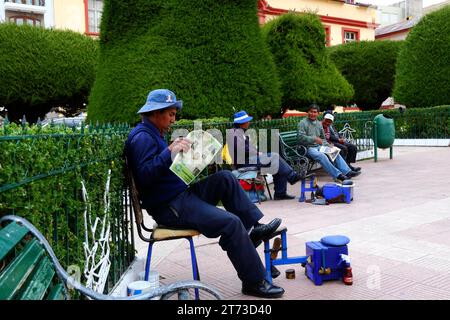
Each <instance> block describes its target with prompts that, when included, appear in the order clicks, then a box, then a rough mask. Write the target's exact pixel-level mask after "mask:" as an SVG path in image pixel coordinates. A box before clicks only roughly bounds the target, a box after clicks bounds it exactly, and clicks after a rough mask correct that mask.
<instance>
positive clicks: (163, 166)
mask: <svg viewBox="0 0 450 320" xmlns="http://www.w3.org/2000/svg"><path fill="white" fill-rule="evenodd" d="M181 107H182V101H181V100H177V99H176V97H175V94H174V93H173V92H172V91H169V90H166V89H158V90H154V91H151V92H150V93H149V95H148V98H147V102H146V104H145V105H144V106H143V107H142V108H141V109H140V110H139V111H138V113H139V114H140V115H141V118H142V122H141V123H139V124H138V125H137V126H136V127H135V128H134V129H133V130H132V131H131V132H130V134H129V136H128V139H127V141H126V144H125V154H126V156H127V159H128V161H129V165H130V168H131V171H132V173H133V175H134V177H135V180H136V186H137V189H138V191H139V195H140V198H141V199H140V200H141V201H142V206H143V208H145V209H147V210H148V212H149V213H151V215H152V217H153V219H154V220H155V221H156V222H157V223H158V224H162V225H166V226H171V227H179V228H192V229H196V230H198V231H200V232H201V233H202V234H204V235H205V236H206V237H209V238H216V237H220V240H219V244H220V246H221V247H222V249H223V250H224V251H226V252H227V254H228V257H229V258H230V260H231V263H232V264H233V266H234V268H235V269H236V271H237V274H238V277H239V278H240V279H241V280H242V293H244V294H246V295H253V296H258V297H263V298H278V297H281V296H282V295H283V293H284V289H283V288H280V287H277V286H274V285H272V284H270V283H269V282H268V281H267V280H265V269H264V266H263V264H262V262H261V259H260V257H259V255H258V253H257V251H256V246H258V245H259V244H260V243H261V241H262V240H264V239H265V238H267V237H268V236H269V235H271V234H272V233H273V232H274V231H275V230H276V229H277V228H278V227H279V225H280V223H281V220H280V219H274V220H272V221H271V222H270V223H268V224H260V223H258V221H259V220H260V219H261V218H262V217H263V214H262V213H261V211H260V210H259V209H258V208H257V207H256V206H255V205H254V204H253V203H252V202H251V201H250V200H249V198H248V197H247V195H246V194H245V193H244V191H243V190H242V188H241V186H240V184H239V183H238V181H237V180H236V178H235V177H234V176H233V174H232V173H231V172H230V171H221V172H219V173H216V174H213V175H210V176H209V177H207V178H206V179H203V180H201V181H199V182H197V183H193V184H191V185H190V186H189V188H188V186H187V185H186V184H185V183H184V182H183V181H182V180H181V179H180V178H178V176H177V175H175V174H174V173H173V172H172V171H171V170H170V169H169V167H170V165H171V164H172V159H173V158H174V157H175V155H176V154H177V153H179V152H185V151H187V150H189V148H190V145H191V142H190V141H188V140H187V139H185V138H178V139H176V140H175V141H174V142H173V143H172V144H170V145H167V143H166V141H165V140H164V134H165V133H166V132H167V130H168V129H169V127H170V125H172V124H173V123H174V122H175V115H176V113H177V110H179V109H181ZM219 201H221V202H222V205H223V206H224V208H225V210H222V209H219V208H218V207H216V205H217V204H218V203H219Z"/></svg>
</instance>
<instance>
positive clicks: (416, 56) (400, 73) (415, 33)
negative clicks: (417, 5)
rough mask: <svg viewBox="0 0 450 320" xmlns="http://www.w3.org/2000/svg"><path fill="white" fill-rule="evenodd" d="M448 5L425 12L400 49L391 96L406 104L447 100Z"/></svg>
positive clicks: (449, 99) (449, 70)
mask: <svg viewBox="0 0 450 320" xmlns="http://www.w3.org/2000/svg"><path fill="white" fill-rule="evenodd" d="M449 21H450V6H446V7H444V8H442V9H440V10H438V11H435V12H432V13H430V14H427V15H426V16H424V17H423V18H422V20H421V21H420V22H419V23H418V24H417V25H416V26H415V27H414V28H413V29H412V30H411V32H410V33H409V35H408V37H407V38H406V40H405V46H404V47H403V49H402V50H401V51H400V54H399V57H398V64H397V73H396V76H395V87H394V98H395V100H396V101H397V102H399V103H402V104H405V105H406V106H408V107H414V108H416V107H417V108H418V107H430V106H435V105H440V104H449V103H450V23H449Z"/></svg>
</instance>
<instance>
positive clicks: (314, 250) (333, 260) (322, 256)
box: [305, 236, 350, 286]
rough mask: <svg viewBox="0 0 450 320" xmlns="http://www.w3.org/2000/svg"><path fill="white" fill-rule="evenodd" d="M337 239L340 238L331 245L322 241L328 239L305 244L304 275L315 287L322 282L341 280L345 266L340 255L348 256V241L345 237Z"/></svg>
mask: <svg viewBox="0 0 450 320" xmlns="http://www.w3.org/2000/svg"><path fill="white" fill-rule="evenodd" d="M338 237H342V238H339V239H340V240H339V241H337V242H335V243H333V245H331V244H330V243H328V242H327V241H324V239H326V238H328V237H325V238H322V240H321V241H310V242H306V255H307V256H308V258H307V263H306V266H305V273H306V276H307V277H308V278H309V279H310V280H311V281H312V282H314V284H315V285H316V286H320V285H322V283H323V282H324V281H329V280H342V277H343V275H344V270H345V267H346V266H347V264H346V261H345V260H343V257H342V256H341V255H345V256H347V255H348V247H347V243H348V242H349V241H350V240H349V239H348V238H347V237H345V236H338ZM335 239H337V238H335Z"/></svg>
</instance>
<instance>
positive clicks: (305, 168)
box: [279, 130, 316, 177]
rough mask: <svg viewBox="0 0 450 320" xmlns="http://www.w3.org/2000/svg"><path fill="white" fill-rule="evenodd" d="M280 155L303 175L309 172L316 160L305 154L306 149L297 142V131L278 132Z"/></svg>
mask: <svg viewBox="0 0 450 320" xmlns="http://www.w3.org/2000/svg"><path fill="white" fill-rule="evenodd" d="M279 135H280V153H281V157H282V158H283V159H284V160H286V162H287V163H288V164H289V165H290V166H291V167H292V168H293V169H294V170H295V171H296V172H298V173H299V174H301V175H302V176H303V177H305V176H307V175H308V174H310V173H311V171H312V169H313V167H314V165H315V164H316V161H314V160H313V159H312V158H310V157H309V156H308V155H307V149H306V147H305V146H302V145H300V144H299V143H298V135H297V131H296V130H293V131H284V132H280V133H279Z"/></svg>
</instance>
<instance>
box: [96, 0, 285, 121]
mask: <svg viewBox="0 0 450 320" xmlns="http://www.w3.org/2000/svg"><path fill="white" fill-rule="evenodd" d="M100 40H101V58H100V65H99V72H98V74H97V79H96V82H95V85H94V88H93V90H92V94H91V96H90V100H89V107H88V117H89V119H91V120H100V121H126V122H129V123H134V122H135V121H136V120H137V119H138V117H137V115H136V111H137V110H138V109H139V108H140V107H141V106H142V105H143V104H144V103H145V99H146V96H147V94H148V92H149V91H151V90H153V89H158V88H168V89H170V90H172V91H174V92H175V94H176V95H177V98H178V99H182V100H183V102H184V107H183V110H182V111H181V114H180V115H181V116H182V117H184V118H190V119H193V118H207V117H213V116H224V117H230V115H232V114H233V113H234V112H235V110H236V111H238V110H240V109H246V110H247V111H248V112H249V113H251V114H253V115H255V116H262V115H264V114H267V113H272V112H276V111H277V110H278V109H279V103H280V92H279V80H278V78H277V75H276V70H275V64H274V62H273V60H272V58H271V55H270V52H269V50H268V48H267V47H266V46H265V44H264V41H263V39H262V37H261V34H260V28H259V25H258V20H257V12H256V3H255V1H254V0H241V1H231V0H225V1H216V0H204V1H194V0H183V1H181V0H133V1H127V2H124V1H119V0H105V3H104V12H103V18H102V24H101V36H100ZM233 108H235V109H233Z"/></svg>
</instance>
